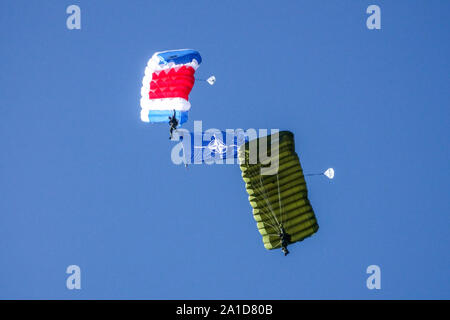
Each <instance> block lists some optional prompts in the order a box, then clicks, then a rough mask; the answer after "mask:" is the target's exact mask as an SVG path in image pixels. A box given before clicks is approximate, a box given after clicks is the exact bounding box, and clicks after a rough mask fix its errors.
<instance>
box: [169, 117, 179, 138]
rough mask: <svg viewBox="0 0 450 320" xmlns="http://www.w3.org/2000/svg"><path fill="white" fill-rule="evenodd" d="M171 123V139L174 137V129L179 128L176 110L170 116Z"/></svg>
mask: <svg viewBox="0 0 450 320" xmlns="http://www.w3.org/2000/svg"><path fill="white" fill-rule="evenodd" d="M169 125H170V137H169V139H172V133H173V130H177V127H178V120H177V117H176V112H175V110H173V116H171V117H170V116H169Z"/></svg>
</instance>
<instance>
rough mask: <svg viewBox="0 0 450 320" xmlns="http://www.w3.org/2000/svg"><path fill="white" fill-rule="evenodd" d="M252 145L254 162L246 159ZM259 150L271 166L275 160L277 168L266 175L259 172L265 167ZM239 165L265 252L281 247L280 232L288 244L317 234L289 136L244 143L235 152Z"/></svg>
mask: <svg viewBox="0 0 450 320" xmlns="http://www.w3.org/2000/svg"><path fill="white" fill-rule="evenodd" d="M264 143H267V145H266V146H264V145H263V144H264ZM252 144H256V147H257V150H258V153H257V154H258V158H257V159H256V158H255V157H254V156H253V155H252V156H251V155H250V153H251V152H252ZM271 146H272V147H273V149H272V148H271ZM262 147H264V148H266V150H267V158H268V159H269V160H270V161H271V163H277V160H278V166H277V167H276V168H274V169H270V170H269V171H268V172H264V171H261V168H263V167H264V166H266V165H264V164H261V162H263V163H267V162H266V161H267V159H265V161H261V159H260V157H261V156H260V155H259V151H260V150H261V148H262ZM254 150H256V148H255V149H254ZM263 150H264V149H263ZM253 152H254V151H253ZM263 154H264V152H263ZM264 155H265V154H264ZM252 159H253V160H252ZM239 161H240V163H241V165H240V168H241V171H242V178H243V179H244V182H245V185H246V189H247V193H248V195H249V197H248V199H249V201H250V205H251V206H252V207H253V217H254V219H255V220H256V225H257V227H258V230H259V232H260V233H261V235H262V237H263V243H264V247H265V248H266V249H269V250H270V249H275V248H280V247H281V246H282V238H281V234H282V232H283V230H285V232H286V233H287V234H289V235H290V243H294V242H297V241H302V240H303V239H305V238H307V237H309V236H311V235H313V234H314V233H315V232H317V230H318V229H319V225H318V224H317V220H316V216H315V214H314V211H313V208H312V207H311V204H310V202H309V200H308V190H307V187H306V181H305V178H304V176H303V170H302V167H301V165H300V160H299V158H298V155H297V153H296V152H295V145H294V135H293V134H292V133H291V132H289V131H281V132H279V133H278V134H272V135H270V136H267V137H260V138H258V139H254V140H251V141H250V142H247V143H245V144H244V145H242V146H241V147H240V148H239ZM252 162H253V163H252ZM266 167H267V166H266ZM262 173H264V174H262Z"/></svg>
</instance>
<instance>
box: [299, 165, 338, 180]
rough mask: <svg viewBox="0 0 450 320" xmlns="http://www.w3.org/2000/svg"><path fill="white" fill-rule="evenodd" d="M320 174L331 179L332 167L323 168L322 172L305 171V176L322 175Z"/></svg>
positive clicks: (332, 174) (332, 176)
mask: <svg viewBox="0 0 450 320" xmlns="http://www.w3.org/2000/svg"><path fill="white" fill-rule="evenodd" d="M322 175H323V176H325V177H327V178H328V179H330V180H331V179H333V178H334V169H333V168H328V169H327V170H325V171H324V172H322V173H307V174H305V177H310V176H322Z"/></svg>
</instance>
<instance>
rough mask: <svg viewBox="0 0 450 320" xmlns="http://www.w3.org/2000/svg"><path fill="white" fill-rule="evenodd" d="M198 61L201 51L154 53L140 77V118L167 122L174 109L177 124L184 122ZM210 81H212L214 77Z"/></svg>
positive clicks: (185, 50) (145, 120)
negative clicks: (142, 76)
mask: <svg viewBox="0 0 450 320" xmlns="http://www.w3.org/2000/svg"><path fill="white" fill-rule="evenodd" d="M201 63H202V57H201V56H200V53H199V52H198V51H195V50H191V49H182V50H171V51H162V52H156V53H155V54H153V56H152V57H151V58H150V60H149V61H148V64H147V67H146V68H145V75H144V78H143V79H142V88H141V120H142V121H144V122H151V123H168V122H169V116H172V115H173V113H174V110H175V117H176V119H177V120H178V121H179V124H180V125H181V124H182V123H184V122H186V121H187V119H188V111H189V109H190V108H191V104H190V103H189V93H190V92H191V90H192V87H193V86H194V83H195V78H194V74H195V71H196V70H197V68H198V67H199V66H200V64H201ZM208 80H209V79H208ZM211 81H212V82H214V81H215V78H214V80H211ZM208 82H209V81H208Z"/></svg>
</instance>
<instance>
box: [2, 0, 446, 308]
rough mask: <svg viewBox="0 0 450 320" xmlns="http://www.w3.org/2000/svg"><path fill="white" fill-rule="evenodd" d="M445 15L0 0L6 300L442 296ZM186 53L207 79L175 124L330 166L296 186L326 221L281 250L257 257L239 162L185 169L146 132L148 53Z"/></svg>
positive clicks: (311, 4)
mask: <svg viewBox="0 0 450 320" xmlns="http://www.w3.org/2000/svg"><path fill="white" fill-rule="evenodd" d="M71 4H76V5H79V6H80V8H81V30H68V29H67V28H66V19H67V17H68V14H66V8H67V7H68V6H69V5H71ZM371 4H377V5H379V6H380V8H381V30H368V29H367V27H366V19H367V17H368V14H366V8H367V7H368V6H369V5H371ZM449 11H450V2H449V1H446V0H442V1H437V0H435V1H425V0H423V1H362V0H351V1H350V0H346V1H312V0H311V1H276V2H274V1H237V0H236V1H137V0H133V1H125V0H123V1H111V0H108V1H100V0H95V1H92V0H89V1H61V0H52V1H24V0H20V1H1V2H0V18H1V19H0V41H1V50H0V59H1V65H2V68H1V71H2V72H1V73H0V147H1V153H0V298H3V299H5V298H12V299H17V298H32V299H48V298H49V299H57V298H59V299H220V298H224V299H321V298H324V299H352V298H357V299H397V298H400V299H412V298H424V299H429V298H438V299H449V298H450V273H449V270H450V256H449V252H450V250H449V249H450V235H449V213H450V205H449V199H448V196H449V190H450V188H449V178H450V176H449V175H450V170H449V160H450V153H449V132H450V123H449V119H450V112H449V107H450V96H449V70H450V68H449V56H450V50H449V49H450V48H449V46H450V45H449V41H448V40H449V31H450V22H449V19H448V12H449ZM179 48H193V49H196V50H199V51H200V52H201V54H202V57H203V63H202V65H201V67H200V68H199V70H198V71H197V76H198V77H203V78H205V77H208V76H209V75H211V74H214V75H215V76H216V78H217V82H216V84H215V85H214V86H213V87H210V86H209V85H207V84H206V83H196V85H195V87H194V89H193V91H192V93H191V95H190V100H191V103H192V109H191V112H190V119H189V122H188V123H186V125H185V126H184V127H186V128H188V129H191V128H193V120H202V121H203V128H205V129H207V128H219V129H222V130H224V129H227V128H231V129H233V128H244V129H247V128H269V129H270V128H276V129H280V130H290V131H292V132H294V134H295V142H296V151H297V153H298V154H299V156H300V159H301V162H302V165H303V168H304V170H305V172H320V171H322V170H325V169H326V168H328V167H334V168H335V170H336V178H335V179H334V180H333V181H329V180H327V179H326V178H325V177H320V176H319V177H310V178H309V179H308V180H307V182H308V187H309V191H310V194H309V196H310V200H311V203H312V205H313V208H314V209H315V212H316V215H317V219H318V223H319V225H320V229H319V231H318V233H317V234H315V235H314V236H312V237H311V238H308V239H306V240H305V241H303V242H301V243H297V244H294V245H292V246H291V247H290V250H291V254H290V255H288V256H287V257H284V256H283V254H282V252H281V251H280V250H272V251H267V250H266V249H264V247H263V244H262V241H261V236H260V235H259V233H258V230H257V228H256V224H255V221H254V220H253V217H252V214H251V207H250V204H249V202H248V199H247V194H246V191H245V186H244V182H243V181H242V178H241V174H240V170H239V167H238V166H236V165H235V166H230V165H222V166H220V165H213V166H206V165H204V166H191V167H190V168H189V169H188V170H186V169H185V168H184V167H183V166H176V165H174V164H173V163H172V162H171V160H170V151H171V148H172V147H173V145H174V144H173V143H171V142H170V141H169V140H168V126H166V125H149V124H146V123H143V122H141V120H140V117H139V111H140V106H139V99H140V87H141V80H142V76H143V74H144V68H145V65H146V63H147V60H148V59H149V58H150V57H151V55H152V54H153V53H154V52H155V51H160V50H167V49H179ZM72 264H75V265H78V266H80V268H81V273H82V278H81V285H82V288H81V290H68V289H67V288H66V278H67V276H68V275H67V274H66V272H65V271H66V268H67V266H69V265H72ZM369 265H378V266H380V268H381V289H380V290H369V289H368V288H367V287H366V279H367V277H368V276H369V275H368V274H366V268H367V267H368V266H369Z"/></svg>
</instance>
